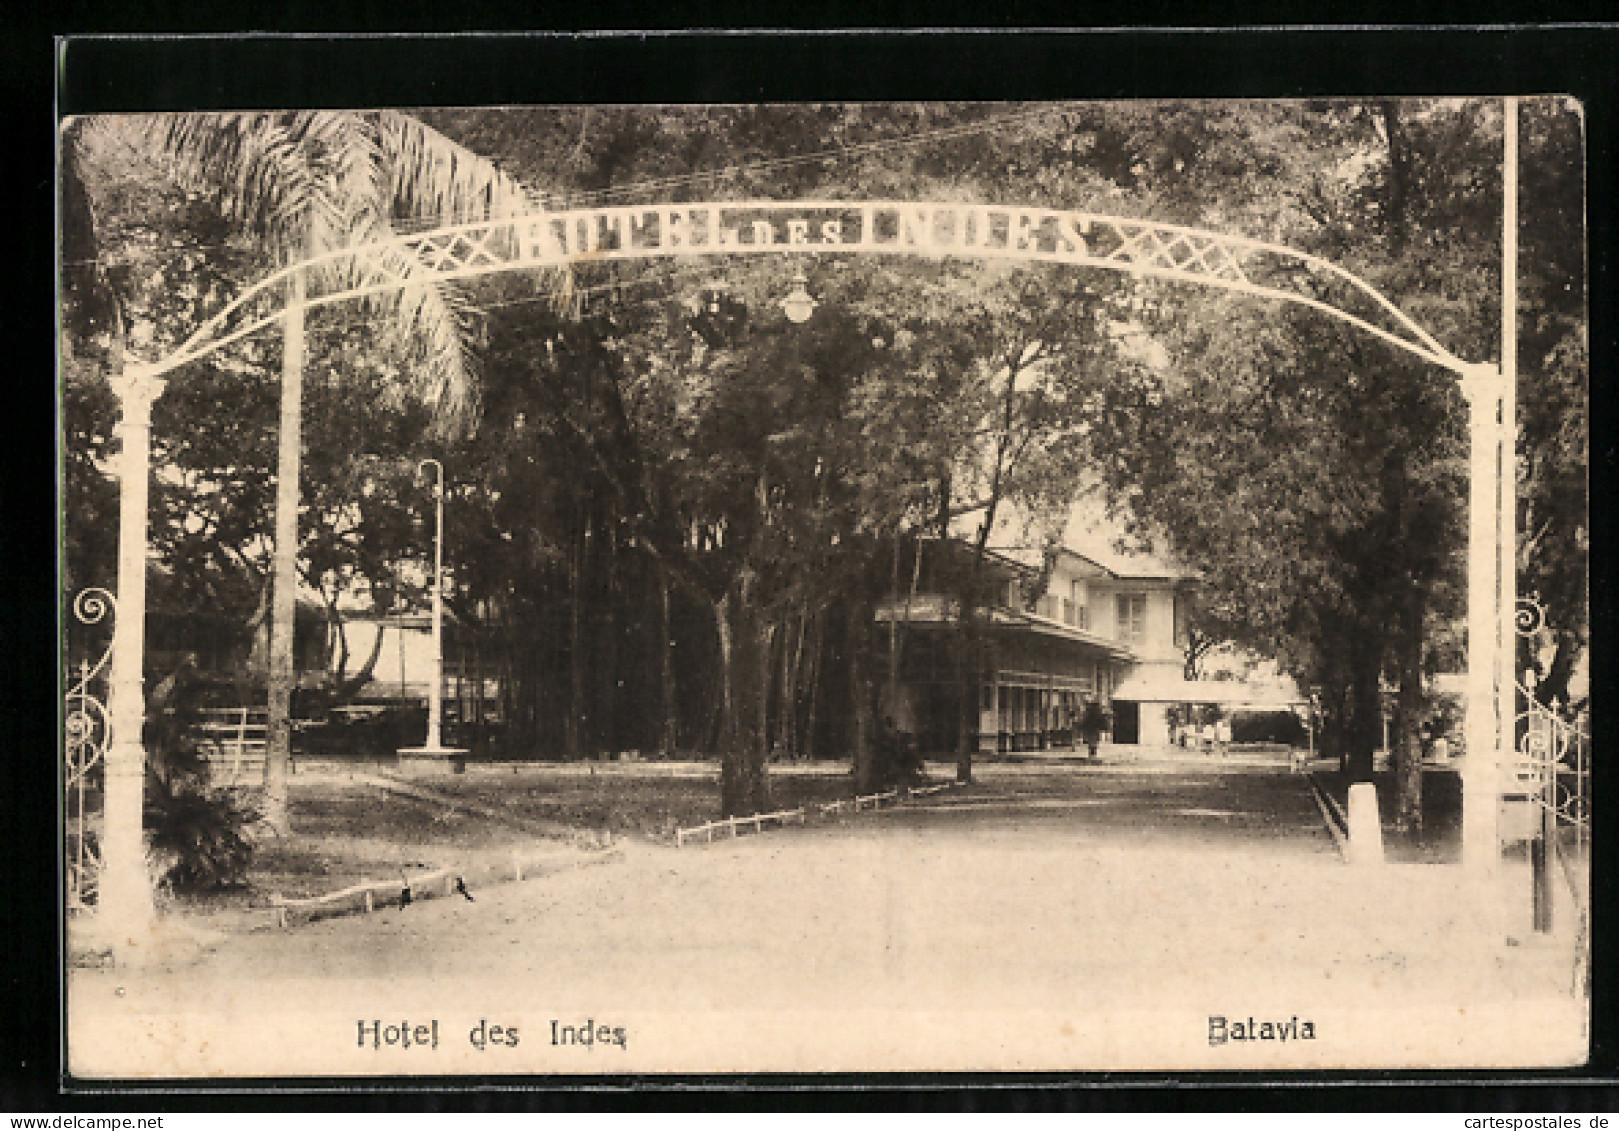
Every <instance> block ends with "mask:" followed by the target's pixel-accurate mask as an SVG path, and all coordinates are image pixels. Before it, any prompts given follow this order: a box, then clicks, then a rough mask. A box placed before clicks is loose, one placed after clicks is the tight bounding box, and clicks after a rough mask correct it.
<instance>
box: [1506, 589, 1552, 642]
mask: <svg viewBox="0 0 1619 1131" xmlns="http://www.w3.org/2000/svg"><path fill="white" fill-rule="evenodd" d="M1512 626H1513V628H1515V629H1516V630H1517V632H1518V635H1519V636H1533V635H1534V634H1535V633H1537V632H1539V631H1540V630H1541V629H1543V628H1545V627H1546V606H1545V605H1542V604H1541V603H1540V600H1539V598H1537V597H1519V598H1518V604H1517V608H1516V609H1515V610H1514V611H1513V615H1512Z"/></svg>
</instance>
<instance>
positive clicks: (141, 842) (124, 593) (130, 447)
mask: <svg viewBox="0 0 1619 1131" xmlns="http://www.w3.org/2000/svg"><path fill="white" fill-rule="evenodd" d="M112 387H113V391H114V392H115V393H116V394H117V395H118V401H119V406H120V410H121V419H120V421H119V424H118V435H119V440H120V444H121V450H120V452H119V455H118V480H119V483H118V606H117V608H116V610H115V611H114V616H115V619H114V621H113V651H112V671H111V679H110V688H109V690H110V697H111V702H110V704H109V711H110V714H111V716H112V741H111V743H110V744H109V745H108V747H107V764H106V785H105V789H104V793H103V800H102V805H103V822H104V823H103V826H102V830H101V861H102V866H101V873H100V877H99V879H98V881H97V896H96V931H97V934H98V935H100V937H101V941H102V942H103V943H104V944H109V943H110V944H111V946H112V950H113V961H114V962H115V963H116V962H128V961H130V960H132V959H134V958H137V957H139V955H140V953H141V949H142V944H143V943H144V942H145V940H146V938H147V936H148V935H149V933H150V927H151V923H152V919H153V915H154V912H153V907H152V888H151V880H150V879H149V878H148V876H147V872H146V843H145V838H144V836H143V835H142V827H141V826H142V821H141V814H142V809H143V807H144V805H143V802H144V794H145V785H146V750H145V747H143V746H142V744H141V728H142V726H143V725H144V724H145V721H146V697H145V695H146V693H145V688H144V680H143V677H142V671H141V666H142V663H143V662H144V659H145V655H146V495H147V479H148V476H149V474H150V450H151V438H152V402H153V401H155V400H156V399H157V398H158V396H159V395H160V394H161V393H162V392H163V387H164V382H163V381H162V380H161V379H160V378H158V377H155V376H153V375H152V374H151V373H150V371H149V370H146V369H144V368H142V367H141V366H138V365H131V364H127V363H126V364H125V366H124V368H123V372H122V373H120V374H118V375H117V376H116V377H114V378H113V380H112Z"/></svg>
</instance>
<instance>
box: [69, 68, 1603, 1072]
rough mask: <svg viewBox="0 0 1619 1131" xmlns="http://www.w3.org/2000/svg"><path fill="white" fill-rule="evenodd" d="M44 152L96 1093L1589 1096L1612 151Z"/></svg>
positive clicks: (846, 124) (671, 138) (76, 1049)
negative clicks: (1113, 1091)
mask: <svg viewBox="0 0 1619 1131" xmlns="http://www.w3.org/2000/svg"><path fill="white" fill-rule="evenodd" d="M57 141H58V153H57V162H58V163H57V188H58V196H57V222H58V230H57V249H58V263H57V266H58V272H59V274H58V280H57V286H58V294H59V321H58V327H57V340H58V344H57V357H58V412H59V417H58V428H59V435H58V438H57V442H58V446H59V453H60V454H59V476H60V482H59V498H60V502H61V516H60V518H61V534H60V538H61V543H60V555H61V556H60V561H59V577H60V594H59V596H60V602H61V612H60V617H59V625H60V646H59V647H60V652H59V655H60V660H61V672H60V679H61V686H62V689H63V698H62V700H61V702H60V704H59V709H60V710H61V712H62V715H61V717H62V720H63V725H62V742H61V750H60V758H59V767H58V768H59V773H60V780H61V790H60V798H59V800H60V822H59V827H60V832H61V843H60V854H61V876H62V888H61V893H60V895H61V907H62V922H63V936H62V937H63V944H64V947H63V953H62V956H61V957H62V966H63V982H64V994H65V1005H64V1011H63V1012H64V1024H65V1071H66V1072H67V1073H68V1075H69V1076H70V1077H71V1078H72V1079H73V1080H75V1081H92V1082H93V1081H162V1080H180V1081H185V1080H205V1079H222V1078H231V1079H247V1080H266V1081H271V1080H277V1079H282V1080H285V1079H289V1078H302V1077H322V1078H326V1077H340V1078H356V1079H364V1078H382V1077H389V1078H392V1077H401V1076H404V1077H435V1078H436V1077H451V1078H455V1077H472V1076H476V1077H503V1076H511V1077H522V1078H525V1079H532V1078H536V1077H544V1078H557V1079H573V1078H582V1077H603V1076H649V1077H658V1076H670V1075H677V1076H678V1075H693V1074H760V1073H770V1074H799V1073H805V1074H809V1073H813V1074H826V1073H835V1074H880V1073H976V1074H989V1073H1076V1072H1131V1071H1135V1072H1146V1071H1153V1072H1201V1071H1217V1072H1238V1073H1245V1072H1252V1073H1275V1072H1276V1071H1278V1070H1315V1071H1328V1070H1354V1071H1372V1070H1397V1071H1412V1070H1428V1069H1443V1070H1481V1069H1514V1070H1524V1071H1536V1070H1549V1069H1566V1068H1572V1067H1578V1066H1581V1065H1584V1064H1586V1063H1587V1061H1588V1058H1589V1057H1590V1055H1591V1037H1590V1023H1591V978H1592V974H1591V967H1592V963H1591V953H1592V938H1591V907H1590V899H1591V882H1590V873H1591V868H1590V844H1591V836H1590V822H1591V800H1590V799H1591V789H1590V743H1591V738H1590V735H1591V723H1590V709H1591V701H1590V694H1591V692H1590V675H1589V651H1590V644H1591V639H1590V616H1589V612H1588V605H1589V590H1588V573H1589V562H1588V543H1589V520H1588V501H1587V500H1588V492H1587V468H1588V462H1589V456H1588V432H1589V426H1588V423H1587V398H1588V309H1587V235H1586V224H1587V218H1586V145H1587V138H1586V121H1585V111H1584V108H1583V107H1582V105H1581V103H1580V102H1579V101H1578V100H1576V99H1574V98H1572V97H1566V96H1561V95H1557V94H1554V93H1548V94H1545V95H1521V96H1472V95H1470V96H1467V97H1420V98H1418V97H1403V96H1402V97H1395V96H1390V97H1356V98H1320V99H1271V100H1229V99H1195V100H1194V99H1182V100H1117V101H1042V102H1026V101H1019V102H965V101H963V102H945V101H905V102H900V101H855V102H843V101H840V102H757V103H739V102H708V103H679V104H674V103H671V104H650V103H637V104H633V105H632V104H615V103H610V102H592V103H588V104H567V105H561V104H557V105H489V106H443V105H440V106H416V107H409V108H406V107H397V108H396V107H383V106H376V107H373V108H366V107H359V108H339V109H330V110H322V109H308V108H286V109H279V108H268V109H210V110H194V111H188V112H183V113H181V112H175V113H90V114H82V115H72V114H70V115H67V116H64V117H63V118H62V119H61V120H60V122H59V124H58V136H57Z"/></svg>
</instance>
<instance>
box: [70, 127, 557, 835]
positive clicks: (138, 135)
mask: <svg viewBox="0 0 1619 1131" xmlns="http://www.w3.org/2000/svg"><path fill="white" fill-rule="evenodd" d="M94 126H95V128H94V129H90V130H86V131H85V133H84V135H83V136H84V140H85V141H86V142H87V143H89V144H94V143H96V141H97V140H98V139H99V140H102V141H108V140H113V139H117V140H120V141H122V143H123V144H126V145H133V146H134V147H135V148H136V149H137V150H138V151H142V152H145V153H147V154H150V155H151V156H153V157H154V158H156V159H158V160H160V161H162V162H164V163H165V164H166V165H167V166H168V169H169V171H170V173H171V175H172V176H173V177H174V179H175V181H176V182H177V183H178V184H180V185H181V186H183V187H185V188H186V189H188V190H189V191H194V192H198V193H200V194H203V195H205V196H207V197H209V198H211V199H212V200H213V202H214V203H215V204H216V205H217V207H218V208H219V209H220V211H221V213H222V214H223V215H224V216H225V217H226V219H228V220H230V221H232V222H234V223H236V224H238V225H240V226H241V227H242V228H243V229H244V230H246V231H247V232H249V233H250V234H252V235H253V236H255V237H257V238H258V239H259V240H261V241H262V242H263V244H264V246H265V247H266V248H267V249H268V250H269V251H270V252H271V254H272V255H273V256H274V257H275V258H276V259H277V260H278V261H280V262H281V263H283V264H286V265H292V264H296V263H298V262H300V261H303V260H307V259H310V258H312V257H315V256H320V255H323V254H324V253H327V252H331V251H336V250H340V249H343V248H348V247H356V246H359V245H362V244H373V243H377V242H381V241H385V240H387V239H389V238H391V237H393V236H396V235H398V234H400V230H401V227H402V225H405V224H410V223H413V224H414V225H415V226H418V227H419V226H426V227H429V228H431V227H437V226H440V225H446V224H453V223H462V222H472V221H477V220H483V219H497V218H501V217H507V216H516V215H521V214H522V213H524V212H527V211H528V210H529V209H530V208H531V203H530V200H529V198H528V195H527V193H526V191H525V190H524V189H523V187H522V186H521V185H520V184H518V183H517V182H516V181H515V180H514V179H512V178H511V177H509V176H507V175H506V174H505V173H503V172H502V171H501V170H500V169H499V168H498V167H496V166H495V165H494V164H493V163H492V162H490V161H489V160H487V159H486V158H483V157H480V156H479V155H477V154H475V153H473V152H471V151H470V150H468V149H466V148H465V147H463V146H461V145H459V144H457V143H456V142H454V141H452V140H451V139H449V138H447V137H445V136H444V135H443V134H440V133H438V132H437V131H435V130H433V129H432V128H431V127H429V126H427V125H426V124H425V123H423V122H421V121H418V120H417V119H415V118H412V117H410V116H409V115H406V114H401V113H397V112H393V111H291V112H274V113H268V112H267V113H195V114H179V115H154V116H137V117H129V118H118V119H99V120H97V121H96V122H95V123H94ZM388 267H389V270H390V277H391V278H398V277H400V276H403V277H404V278H406V279H407V280H410V279H413V278H414V279H415V280H417V281H416V282H414V283H411V284H409V285H406V286H402V287H400V288H398V289H394V290H390V291H386V292H382V293H379V294H374V295H369V296H367V297H366V298H365V299H363V300H362V301H364V302H365V303H366V304H367V306H368V307H369V308H370V312H371V313H372V314H373V315H376V314H385V315H386V316H387V318H388V322H389V324H390V325H392V327H393V328H394V330H395V331H396V332H397V333H398V334H399V335H400V336H401V337H402V339H403V340H404V341H405V342H406V343H407V344H408V346H409V349H410V354H411V357H412V365H411V375H410V384H411V386H412V391H413V392H415V393H416V394H417V395H420V396H422V397H424V398H425V399H427V400H428V401H429V402H430V403H432V404H433V405H434V406H435V407H436V409H437V412H438V421H439V426H440V428H441V429H443V430H444V431H446V432H450V431H454V430H457V429H459V428H464V427H466V426H468V425H470V423H471V421H472V419H473V418H474V416H475V414H476V390H477V381H476V373H475V367H474V360H473V357H472V355H471V352H470V350H469V347H468V344H467V343H468V334H467V328H468V313H469V312H468V308H467V306H466V304H465V302H464V301H463V300H462V299H461V297H460V296H459V295H458V293H457V292H456V291H455V290H453V289H452V288H451V287H449V286H448V285H447V284H445V283H443V282H440V281H437V280H435V279H434V278H433V277H432V272H431V270H430V269H428V268H425V267H423V266H422V265H421V264H420V263H418V262H416V261H415V260H413V259H410V258H409V257H408V256H407V257H395V258H394V259H392V260H391V261H390V262H389V264H388ZM366 271H367V263H366V262H365V261H364V260H363V259H361V258H360V257H356V258H354V259H342V258H338V259H335V260H330V261H327V262H323V263H322V264H320V265H319V266H315V267H311V268H309V269H307V270H305V271H295V272H292V273H290V274H289V275H288V281H287V284H286V314H285V318H284V323H283V325H284V342H283V353H282V395H281V431H280V436H279V451H278V456H277V486H276V518H275V540H274V545H275V552H274V566H273V581H272V593H273V605H272V609H271V617H272V621H271V624H272V631H271V639H270V676H269V737H268V742H267V750H266V758H265V768H264V788H265V804H264V809H265V815H266V819H267V820H268V821H269V823H270V824H271V825H272V827H274V828H276V829H278V830H285V829H286V827H287V816H286V814H287V772H288V768H289V764H290V756H291V697H292V689H293V684H294V679H295V673H294V660H293V621H294V609H295V596H296V589H297V550H298V536H297V531H298V497H299V492H298V474H299V463H300V458H301V423H302V421H301V406H302V378H303V363H304V307H303V302H304V290H305V287H306V285H307V283H308V282H309V281H310V280H311V279H316V280H319V281H320V283H321V285H322V287H323V288H328V289H332V290H343V289H346V288H350V287H356V286H360V285H363V284H364V283H365V282H366V281H367V277H366V274H365V273H366ZM567 293H568V288H567V287H566V285H562V286H556V287H554V288H553V289H552V294H553V295H554V296H558V297H559V298H560V297H562V296H566V294H567Z"/></svg>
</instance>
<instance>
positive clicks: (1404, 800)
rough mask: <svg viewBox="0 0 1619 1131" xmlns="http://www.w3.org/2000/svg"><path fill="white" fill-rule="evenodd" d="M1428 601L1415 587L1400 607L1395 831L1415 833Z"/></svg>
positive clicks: (1418, 815) (1419, 822)
mask: <svg viewBox="0 0 1619 1131" xmlns="http://www.w3.org/2000/svg"><path fill="white" fill-rule="evenodd" d="M1425 606H1426V601H1425V599H1424V595H1423V592H1422V590H1421V588H1420V587H1418V586H1415V585H1413V586H1412V587H1411V591H1410V592H1409V593H1408V594H1407V595H1406V597H1405V600H1404V601H1403V602H1402V604H1401V609H1400V622H1399V639H1398V642H1397V643H1396V645H1395V647H1396V648H1397V649H1398V654H1399V668H1400V699H1399V706H1398V709H1397V711H1396V715H1395V720H1394V736H1393V745H1394V764H1395V780H1396V781H1397V782H1398V783H1399V801H1398V803H1397V805H1396V808H1395V823H1396V827H1398V828H1399V829H1401V830H1403V831H1412V830H1416V829H1420V828H1421V827H1422V716H1423V714H1424V711H1425V707H1426V704H1425V702H1424V700H1423V695H1422V619H1423V613H1424V612H1425Z"/></svg>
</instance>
